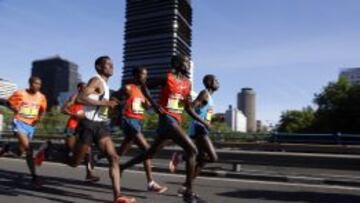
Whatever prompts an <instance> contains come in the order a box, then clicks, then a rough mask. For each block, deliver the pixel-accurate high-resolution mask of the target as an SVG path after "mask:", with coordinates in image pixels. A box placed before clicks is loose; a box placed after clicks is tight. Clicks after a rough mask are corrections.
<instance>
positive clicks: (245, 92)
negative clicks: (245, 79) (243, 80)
mask: <svg viewBox="0 0 360 203" xmlns="http://www.w3.org/2000/svg"><path fill="white" fill-rule="evenodd" d="M237 108H238V109H239V110H240V111H242V113H243V114H244V115H245V116H246V118H247V120H246V123H247V127H246V131H247V132H251V133H254V132H256V93H255V91H254V90H253V89H252V88H242V89H241V92H240V93H239V94H238V97H237Z"/></svg>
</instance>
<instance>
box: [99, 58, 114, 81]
mask: <svg viewBox="0 0 360 203" xmlns="http://www.w3.org/2000/svg"><path fill="white" fill-rule="evenodd" d="M101 68H102V70H103V73H104V75H105V76H107V77H110V76H112V75H113V73H114V64H113V62H112V61H111V59H105V61H104V62H103V64H102V65H101Z"/></svg>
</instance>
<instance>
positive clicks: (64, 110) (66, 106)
mask: <svg viewBox="0 0 360 203" xmlns="http://www.w3.org/2000/svg"><path fill="white" fill-rule="evenodd" d="M76 97H77V94H75V95H72V96H71V97H70V98H69V99H68V100H67V101H66V102H65V104H64V105H63V107H62V108H61V112H62V113H63V114H66V115H69V116H76V114H75V113H73V112H71V111H70V109H69V107H70V106H71V105H73V104H74V103H75V101H76Z"/></svg>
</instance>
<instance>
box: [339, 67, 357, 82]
mask: <svg viewBox="0 0 360 203" xmlns="http://www.w3.org/2000/svg"><path fill="white" fill-rule="evenodd" d="M339 77H345V78H346V79H348V80H349V81H350V83H351V84H360V67H358V68H346V69H343V70H341V72H340V74H339Z"/></svg>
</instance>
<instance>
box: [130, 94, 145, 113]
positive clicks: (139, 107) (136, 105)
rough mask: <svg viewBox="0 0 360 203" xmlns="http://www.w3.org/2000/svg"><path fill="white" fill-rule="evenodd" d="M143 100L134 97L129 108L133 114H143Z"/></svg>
mask: <svg viewBox="0 0 360 203" xmlns="http://www.w3.org/2000/svg"><path fill="white" fill-rule="evenodd" d="M143 103H144V102H143V100H142V99H141V98H134V100H133V102H132V104H131V108H132V111H133V112H134V113H135V114H144V106H143Z"/></svg>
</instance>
